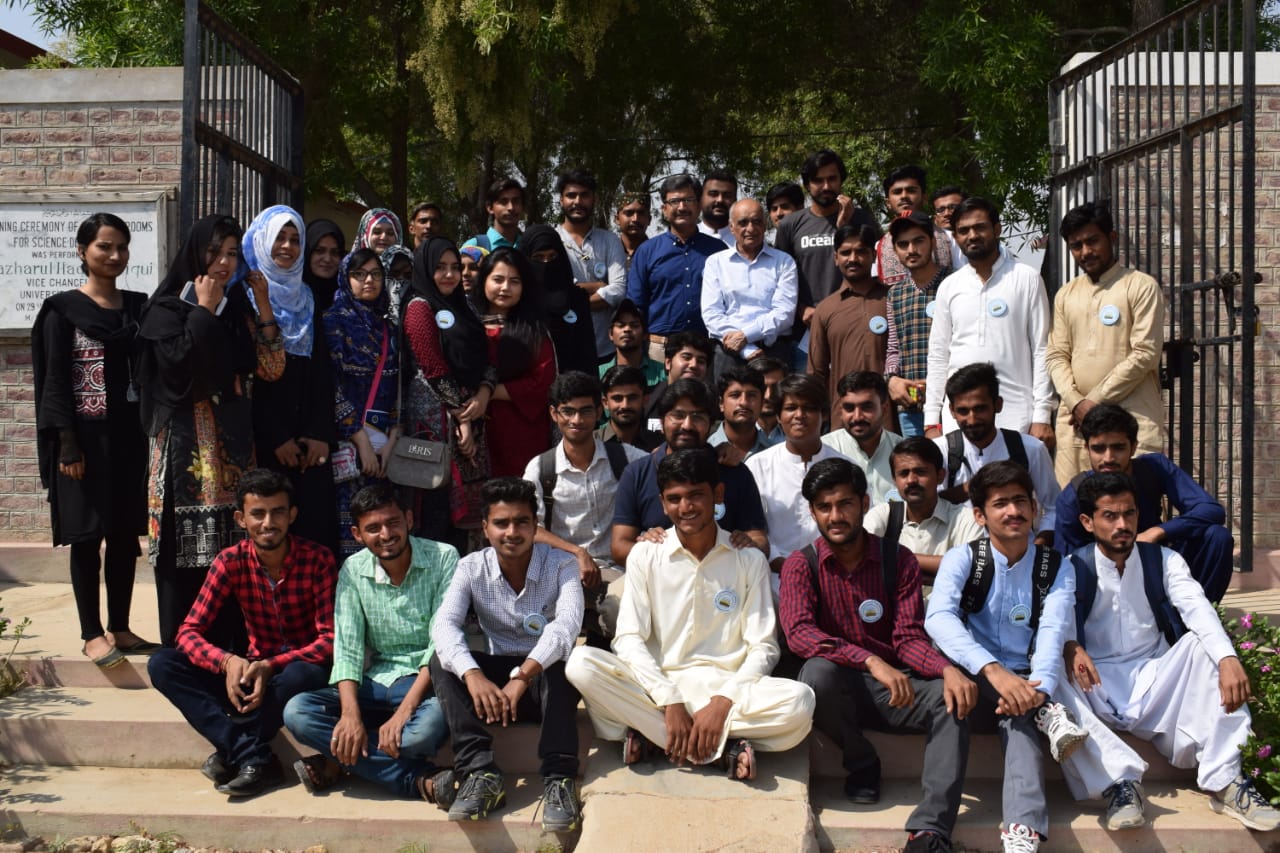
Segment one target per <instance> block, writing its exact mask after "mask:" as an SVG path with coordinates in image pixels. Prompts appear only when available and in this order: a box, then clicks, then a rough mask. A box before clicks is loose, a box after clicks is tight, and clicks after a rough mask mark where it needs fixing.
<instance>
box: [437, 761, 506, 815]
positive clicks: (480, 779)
mask: <svg viewBox="0 0 1280 853" xmlns="http://www.w3.org/2000/svg"><path fill="white" fill-rule="evenodd" d="M506 798H507V789H506V785H505V784H504V783H503V781H502V774H501V773H499V772H498V771H497V770H494V769H489V770H475V771H473V772H472V773H470V774H469V775H468V776H467V778H466V781H464V782H463V783H462V787H461V788H459V789H458V795H457V797H456V798H454V801H453V805H452V806H450V807H449V820H480V819H481V818H484V817H488V815H489V812H491V811H493V810H494V809H496V808H498V807H499V806H501V805H502V802H503V800H505V799H506Z"/></svg>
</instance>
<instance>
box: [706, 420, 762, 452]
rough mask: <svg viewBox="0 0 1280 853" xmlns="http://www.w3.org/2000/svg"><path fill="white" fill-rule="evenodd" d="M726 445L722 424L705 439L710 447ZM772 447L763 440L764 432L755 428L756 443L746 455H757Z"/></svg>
mask: <svg viewBox="0 0 1280 853" xmlns="http://www.w3.org/2000/svg"><path fill="white" fill-rule="evenodd" d="M728 443H729V435H728V433H726V432H725V431H724V423H723V422H721V424H720V426H718V427H716V431H715V432H713V433H711V437H710V438H708V439H707V444H709V445H711V446H712V447H719V446H720V445H722V444H728ZM772 446H773V445H772V444H769V442H768V441H766V440H765V434H764V430H762V429H760V427H758V426H757V427H756V443H755V444H754V445H752V446H751V452H750V453H748V454H747V455H748V456H750V455H751V454H752V453H759V452H760V451H761V450H768V449H769V448H770V447H772Z"/></svg>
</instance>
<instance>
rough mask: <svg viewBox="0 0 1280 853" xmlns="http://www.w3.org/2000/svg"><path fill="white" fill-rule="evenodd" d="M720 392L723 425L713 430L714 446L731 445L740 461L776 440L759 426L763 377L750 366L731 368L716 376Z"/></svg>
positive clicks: (735, 457)
mask: <svg viewBox="0 0 1280 853" xmlns="http://www.w3.org/2000/svg"><path fill="white" fill-rule="evenodd" d="M716 391H717V393H719V394H720V418H721V420H720V426H719V427H717V428H716V431H715V432H713V433H711V438H709V439H707V444H710V445H711V446H712V447H721V446H723V445H726V444H728V445H731V446H732V448H733V450H734V451H736V452H734V454H733V458H734V459H737V460H738V461H739V462H742V461H745V460H746V459H749V458H751V457H752V456H754V455H755V454H757V453H759V452H760V451H762V450H766V449H768V448H770V447H772V446H773V445H774V444H776V443H777V442H774V441H770V440H769V439H768V438H767V437H766V436H765V432H764V430H762V429H760V427H759V426H757V424H756V421H758V420H759V418H760V411H761V409H762V408H763V406H764V377H763V376H761V375H760V374H759V373H757V372H755V371H754V370H751V369H750V368H748V367H729V368H727V369H726V370H725V371H724V372H723V373H721V374H720V376H719V377H718V378H717V379H716Z"/></svg>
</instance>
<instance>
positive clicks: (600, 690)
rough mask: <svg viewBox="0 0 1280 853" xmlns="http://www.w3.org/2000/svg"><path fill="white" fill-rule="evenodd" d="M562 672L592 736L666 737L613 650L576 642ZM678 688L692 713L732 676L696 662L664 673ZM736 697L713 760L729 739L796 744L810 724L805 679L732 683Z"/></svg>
mask: <svg viewBox="0 0 1280 853" xmlns="http://www.w3.org/2000/svg"><path fill="white" fill-rule="evenodd" d="M565 675H566V676H567V677H568V679H569V682H570V683H571V684H572V685H573V686H574V687H576V688H578V692H580V693H581V694H582V698H583V700H584V701H585V702H586V704H587V711H588V712H589V713H590V714H591V725H592V726H594V727H595V730H596V735H597V736H599V737H601V738H603V739H605V740H622V739H623V737H624V736H625V735H626V733H627V729H635V730H636V731H638V732H640V733H641V734H642V735H644V736H645V737H646V738H648V739H649V740H650V741H651V742H652V743H655V744H658V745H664V744H666V742H667V724H666V716H665V714H664V713H663V710H662V709H661V708H659V707H658V706H657V705H655V704H654V703H653V700H652V699H651V698H649V694H648V693H646V692H645V689H644V688H643V687H641V686H640V682H638V681H636V679H635V676H634V675H632V674H631V668H630V667H629V666H627V665H626V664H625V663H624V662H623V661H622V660H621V659H620V658H619V657H618V656H617V655H615V654H612V653H610V652H606V651H604V650H602V649H595V648H591V647H588V646H578V647H577V648H576V649H574V650H573V654H571V655H570V656H569V661H568V663H567V664H565ZM668 675H669V676H670V677H671V679H672V680H673V681H675V682H676V684H678V685H679V687H680V693H681V694H682V695H683V696H684V699H685V702H684V706H685V708H686V709H688V711H689V713H690V714H694V713H696V712H698V711H700V710H702V709H703V708H704V707H706V705H707V703H708V702H709V701H711V697H712V696H715V695H716V694H717V693H718V692H719V690H720V688H721V687H722V686H723V685H724V684H725V682H727V681H728V680H729V679H730V678H732V676H733V673H726V672H723V671H721V670H719V669H715V668H713V667H710V666H707V667H696V668H692V669H687V670H682V671H680V672H676V673H669V674H668ZM734 692H735V693H736V695H737V701H735V702H734V704H733V708H732V709H730V711H729V717H728V719H727V720H726V721H725V727H724V731H723V732H721V733H720V742H719V743H718V744H716V751H715V755H713V756H712V758H711V759H710V760H712V761H714V760H715V759H717V758H719V757H720V754H721V753H722V752H723V751H724V745H725V742H726V741H727V740H728V739H729V738H731V737H732V738H735V739H736V738H748V739H749V740H750V741H751V745H752V746H753V747H755V748H756V749H759V750H761V751H762V752H779V751H782V750H784V749H790V748H791V747H793V746H795V745H797V744H798V743H800V742H801V741H802V740H804V739H805V736H806V735H808V734H809V729H810V728H811V727H812V726H813V706H814V698H813V690H812V689H810V687H809V686H808V685H807V684H801V683H800V682H798V681H791V680H790V679H786V678H773V677H770V676H766V677H763V678H760V679H759V680H757V681H756V682H755V683H753V684H750V685H748V686H746V687H742V686H740V685H735V686H734Z"/></svg>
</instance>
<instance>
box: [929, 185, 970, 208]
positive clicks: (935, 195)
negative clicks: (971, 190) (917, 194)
mask: <svg viewBox="0 0 1280 853" xmlns="http://www.w3.org/2000/svg"><path fill="white" fill-rule="evenodd" d="M944 195H958V196H960V200H961V201H964V200H965V199H966V198H968V197H969V194H968V193H967V192H965V191H964V190H962V189H961V188H960V187H958V186H956V185H955V184H944V185H943V186H940V187H938V188H937V189H936V190H934V191H933V192H931V193H929V204H930V206H932V205H934V204H935V203H937V201H938V199H940V198H942V197H943V196H944Z"/></svg>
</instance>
